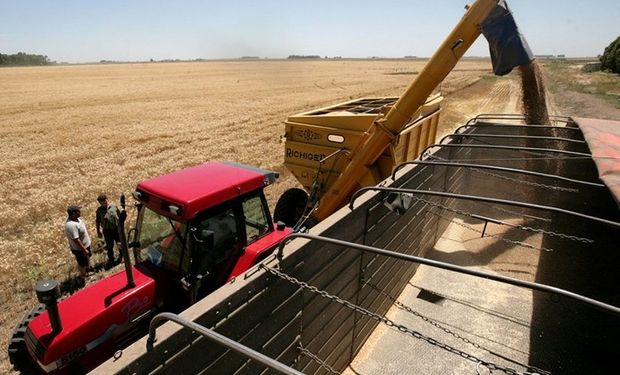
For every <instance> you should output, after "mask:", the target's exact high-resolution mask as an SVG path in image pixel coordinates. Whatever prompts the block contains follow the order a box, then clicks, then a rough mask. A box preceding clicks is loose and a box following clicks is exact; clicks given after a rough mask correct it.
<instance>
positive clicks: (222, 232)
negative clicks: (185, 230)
mask: <svg viewBox="0 0 620 375" xmlns="http://www.w3.org/2000/svg"><path fill="white" fill-rule="evenodd" d="M194 226H195V231H196V232H197V233H208V237H207V236H203V237H202V239H198V238H197V237H196V236H194V241H195V244H194V247H193V251H192V253H193V256H192V258H193V262H194V264H193V268H194V269H195V270H196V272H198V273H199V274H201V275H204V276H207V275H211V276H215V275H214V273H216V272H217V270H219V269H220V268H221V267H222V266H223V265H224V264H225V263H226V262H227V261H229V260H230V258H231V257H232V254H233V253H234V251H235V250H237V246H236V245H237V244H238V242H239V235H238V230H237V221H236V219H235V212H234V210H233V209H232V208H229V209H226V210H223V211H221V212H219V213H216V214H215V215H213V216H209V217H206V218H204V219H200V220H198V221H197V222H196V223H194Z"/></svg>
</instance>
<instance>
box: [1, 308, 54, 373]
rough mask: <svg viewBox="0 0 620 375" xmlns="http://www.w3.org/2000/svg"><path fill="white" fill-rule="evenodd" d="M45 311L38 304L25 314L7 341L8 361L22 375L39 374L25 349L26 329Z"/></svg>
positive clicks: (37, 367)
mask: <svg viewBox="0 0 620 375" xmlns="http://www.w3.org/2000/svg"><path fill="white" fill-rule="evenodd" d="M44 311H45V305H43V304H40V305H38V306H36V307H35V308H34V309H32V310H31V311H30V312H29V313H28V314H25V315H24V317H23V318H22V320H21V322H19V324H17V326H16V327H15V329H14V330H13V333H12V334H11V339H10V340H9V348H8V349H9V350H8V352H9V361H10V362H11V365H13V368H14V369H15V370H16V371H19V372H21V373H22V374H40V373H41V370H40V369H39V366H37V365H36V364H35V363H34V362H33V359H32V357H31V356H30V354H29V353H28V349H27V348H26V337H25V335H26V329H27V328H28V324H29V323H30V322H31V321H32V319H34V318H36V317H37V316H39V315H41V313H43V312H44Z"/></svg>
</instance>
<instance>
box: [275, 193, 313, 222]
mask: <svg viewBox="0 0 620 375" xmlns="http://www.w3.org/2000/svg"><path fill="white" fill-rule="evenodd" d="M306 204H308V194H307V193H306V192H305V191H304V190H302V189H298V188H292V189H288V190H287V191H285V192H284V194H282V195H281V196H280V198H279V199H278V203H277V204H276V209H275V210H274V211H273V220H274V221H275V222H278V221H282V222H283V223H284V224H286V226H287V227H293V226H294V225H295V224H297V222H298V221H299V219H301V215H303V214H304V210H305V209H306Z"/></svg>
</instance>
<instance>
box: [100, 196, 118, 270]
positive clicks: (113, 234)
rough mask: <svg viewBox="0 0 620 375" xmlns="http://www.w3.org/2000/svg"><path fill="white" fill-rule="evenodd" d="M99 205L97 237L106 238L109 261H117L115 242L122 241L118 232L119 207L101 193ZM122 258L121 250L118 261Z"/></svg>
mask: <svg viewBox="0 0 620 375" xmlns="http://www.w3.org/2000/svg"><path fill="white" fill-rule="evenodd" d="M97 201H98V202H99V207H98V208H97V212H96V225H97V237H99V238H101V237H102V234H103V239H104V240H105V248H106V251H107V253H108V262H109V263H115V262H116V261H117V260H115V259H114V242H116V243H117V244H118V243H119V242H120V237H119V234H118V215H119V213H120V212H119V210H118V208H117V207H116V206H115V205H114V204H112V203H108V197H107V196H106V195H105V194H100V195H99V196H98V197H97ZM121 258H122V253H120V251H119V256H118V261H120V260H121Z"/></svg>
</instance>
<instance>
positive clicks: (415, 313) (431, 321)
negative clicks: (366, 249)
mask: <svg viewBox="0 0 620 375" xmlns="http://www.w3.org/2000/svg"><path fill="white" fill-rule="evenodd" d="M371 279H372V278H370V279H368V280H365V281H363V283H362V286H368V287H370V288H371V289H373V290H374V291H376V292H377V293H379V294H381V295H382V296H384V297H386V298H387V299H389V300H390V301H391V302H392V303H393V304H394V305H395V306H396V307H398V308H399V309H401V310H403V311H406V312H408V313H409V314H411V315H413V316H415V317H417V318H420V319H422V320H423V321H424V322H426V323H428V324H430V325H432V326H433V327H435V328H438V329H440V330H442V331H444V332H445V333H447V334H449V335H451V336H453V337H455V338H456V339H458V340H460V341H463V342H464V343H466V344H468V345H471V346H472V347H474V348H476V349H480V350H484V351H486V352H487V353H489V354H491V355H494V356H497V357H501V358H503V359H505V360H507V361H510V362H512V363H514V364H516V365H518V366H521V367H524V368H527V369H531V370H534V371H535V372H536V373H537V374H541V375H550V374H551V372H549V371H546V370H542V369H539V368H535V367H533V366H529V365H526V364H523V363H520V362H517V361H515V360H513V359H510V358H507V357H506V356H503V355H501V354H498V353H495V352H493V351H492V350H491V349H488V348H486V347H484V346H482V345H480V344H478V343H475V342H473V341H471V340H469V339H468V338H467V337H463V336H461V335H459V334H458V333H456V332H454V331H452V330H451V329H449V328H448V327H444V326H443V325H442V324H440V323H438V322H437V321H435V320H434V319H432V318H429V317H427V316H425V315H423V314H421V313H420V312H418V311H416V310H414V309H413V308H412V307H411V306H408V305H406V304H404V303H402V302H401V301H399V300H398V299H396V298H394V297H392V295H391V294H389V293H387V292H386V291H384V290H382V289H381V288H379V287H378V286H376V285H374V284H373V283H371V282H370V280H371Z"/></svg>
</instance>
